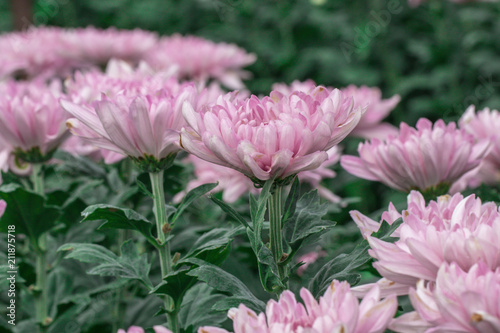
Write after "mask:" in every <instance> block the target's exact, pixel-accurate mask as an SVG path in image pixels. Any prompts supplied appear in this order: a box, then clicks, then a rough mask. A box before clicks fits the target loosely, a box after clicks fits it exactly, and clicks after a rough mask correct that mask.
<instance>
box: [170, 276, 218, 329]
mask: <svg viewBox="0 0 500 333" xmlns="http://www.w3.org/2000/svg"><path fill="white" fill-rule="evenodd" d="M225 298H227V296H224V295H221V294H215V293H214V290H213V289H212V288H210V287H209V286H207V285H206V284H204V283H200V284H197V285H195V286H194V287H192V288H191V289H189V290H188V291H187V292H186V295H185V296H184V300H183V302H182V305H181V309H180V311H179V320H180V322H181V327H184V328H189V327H192V328H193V332H196V331H195V330H196V329H197V328H198V327H200V326H201V325H203V326H218V325H219V324H221V323H222V322H223V321H225V320H226V318H227V315H226V313H224V312H218V311H214V310H212V306H214V303H216V304H217V302H219V301H221V300H223V299H225Z"/></svg>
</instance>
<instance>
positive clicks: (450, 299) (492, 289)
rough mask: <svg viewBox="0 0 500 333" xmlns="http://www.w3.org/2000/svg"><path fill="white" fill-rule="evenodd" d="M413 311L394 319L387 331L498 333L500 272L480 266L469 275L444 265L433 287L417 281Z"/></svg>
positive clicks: (406, 332)
mask: <svg viewBox="0 0 500 333" xmlns="http://www.w3.org/2000/svg"><path fill="white" fill-rule="evenodd" d="M410 299H411V303H412V305H413V307H414V309H415V310H416V311H414V312H410V313H407V314H404V315H402V316H401V317H398V318H397V319H395V320H394V321H393V322H392V323H391V325H390V327H391V329H392V330H393V331H396V332H402V333H411V332H425V333H448V332H454V333H455V332H456V333H496V332H500V268H497V269H496V270H495V271H491V270H490V269H489V268H488V266H487V265H484V264H483V263H481V262H479V263H478V264H476V265H474V266H472V267H471V268H470V270H469V271H464V270H462V269H461V268H460V267H459V265H457V264H455V263H452V264H443V265H442V266H441V268H440V269H439V272H438V275H437V279H436V283H435V285H434V284H427V285H426V284H425V282H424V281H423V280H420V281H419V282H418V284H417V288H416V290H415V289H414V288H412V290H411V292H410Z"/></svg>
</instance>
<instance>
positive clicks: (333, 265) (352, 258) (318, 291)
mask: <svg viewBox="0 0 500 333" xmlns="http://www.w3.org/2000/svg"><path fill="white" fill-rule="evenodd" d="M401 222H402V220H401V219H399V220H397V221H395V222H394V223H393V224H392V225H389V224H388V223H387V222H385V221H383V222H382V224H381V226H380V229H379V231H378V232H377V233H375V234H372V236H373V237H377V238H380V239H383V240H385V241H395V240H396V238H394V237H391V236H390V235H392V233H393V232H394V230H396V229H397V228H398V227H399V225H400V224H401ZM369 248H370V246H369V244H368V242H367V241H366V240H363V241H361V242H360V243H359V244H358V245H357V246H356V247H355V248H354V250H352V252H351V253H348V254H345V253H343V254H340V255H338V256H337V257H335V258H334V259H333V260H331V261H329V262H328V263H326V264H325V265H324V266H323V267H322V268H321V269H320V270H319V271H318V273H317V274H316V275H315V276H314V278H313V279H312V280H311V282H310V283H309V288H308V289H309V290H310V291H311V293H312V294H313V295H314V296H315V298H318V297H319V296H321V295H322V294H323V293H324V291H325V290H326V288H327V287H328V286H329V285H330V283H331V282H332V281H333V280H339V281H343V280H346V281H348V282H349V283H350V284H351V285H355V284H357V283H358V282H359V279H360V275H359V273H357V272H356V269H358V268H359V267H361V266H363V265H364V264H366V263H367V262H369V261H370V260H371V259H372V258H371V257H370V255H369V254H368V249H369Z"/></svg>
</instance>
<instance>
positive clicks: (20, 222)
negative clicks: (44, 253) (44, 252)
mask: <svg viewBox="0 0 500 333" xmlns="http://www.w3.org/2000/svg"><path fill="white" fill-rule="evenodd" d="M0 200H5V202H6V203H7V207H6V209H5V212H4V214H3V216H2V217H0V232H4V233H6V232H8V230H9V229H8V227H9V225H15V226H16V233H20V234H25V235H27V236H28V237H29V239H30V242H31V243H32V244H33V246H34V247H35V249H36V250H37V251H39V250H40V248H39V247H38V238H39V237H40V236H41V235H42V234H44V233H46V232H47V231H49V230H50V229H52V228H53V227H54V226H55V225H56V224H57V222H58V218H59V217H60V215H61V211H60V209H59V208H58V207H56V206H52V205H47V204H46V199H45V198H44V197H42V196H41V195H39V194H36V193H34V192H31V191H27V190H25V189H24V188H22V187H21V186H20V185H17V184H7V185H3V186H0Z"/></svg>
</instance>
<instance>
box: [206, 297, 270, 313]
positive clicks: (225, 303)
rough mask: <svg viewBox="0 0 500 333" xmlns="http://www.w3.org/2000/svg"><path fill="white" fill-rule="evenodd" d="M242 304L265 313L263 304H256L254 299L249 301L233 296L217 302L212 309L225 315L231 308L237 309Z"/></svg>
mask: <svg viewBox="0 0 500 333" xmlns="http://www.w3.org/2000/svg"><path fill="white" fill-rule="evenodd" d="M240 304H245V306H246V307H248V308H250V309H251V310H254V311H255V312H257V313H259V312H264V311H265V308H263V307H262V304H263V302H261V301H258V302H256V301H255V300H254V299H248V298H246V297H245V296H232V297H226V298H224V299H222V300H220V301H217V302H216V303H215V304H214V305H213V306H212V309H213V310H216V311H223V312H224V313H225V312H227V310H229V309H231V308H237V307H238V306H239V305H240Z"/></svg>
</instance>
